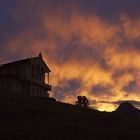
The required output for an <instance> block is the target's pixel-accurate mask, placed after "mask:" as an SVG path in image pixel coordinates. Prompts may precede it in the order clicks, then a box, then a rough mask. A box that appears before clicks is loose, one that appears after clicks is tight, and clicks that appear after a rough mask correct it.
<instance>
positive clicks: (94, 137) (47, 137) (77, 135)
mask: <svg viewBox="0 0 140 140" xmlns="http://www.w3.org/2000/svg"><path fill="white" fill-rule="evenodd" d="M139 130H140V116H139V115H138V114H137V115H128V114H124V113H120V112H114V113H106V112H98V111H95V110H85V109H81V108H78V107H75V106H73V105H69V104H64V103H60V102H55V101H53V100H48V99H47V98H39V97H26V98H19V97H18V98H17V97H13V98H10V97H9V98H6V97H0V140H58V139H60V140H124V139H127V140H131V139H135V140H136V139H139V137H140V133H139V132H140V131H139Z"/></svg>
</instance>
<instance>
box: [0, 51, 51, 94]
mask: <svg viewBox="0 0 140 140" xmlns="http://www.w3.org/2000/svg"><path fill="white" fill-rule="evenodd" d="M50 72H51V70H50V69H49V67H48V66H47V65H46V63H45V62H44V60H43V59H42V55H41V53H40V54H39V56H38V57H32V58H27V59H24V60H20V61H16V62H11V63H7V64H3V65H0V94H1V95H8V96H13V95H21V96H47V97H49V93H48V92H49V91H50V90H51V86H50V85H49V73H50ZM46 73H47V84H46V83H45V74H46Z"/></svg>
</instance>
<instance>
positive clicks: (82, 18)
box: [0, 0, 140, 111]
mask: <svg viewBox="0 0 140 140" xmlns="http://www.w3.org/2000/svg"><path fill="white" fill-rule="evenodd" d="M139 5H140V2H139V1H138V0H123V1H122V0H117V1H114V0H107V1H105V0H86V1H85V0H70V1H66V0H59V1H58V0H24V1H19V0H12V2H11V0H5V1H4V2H0V38H1V39H0V63H6V62H9V61H14V60H17V59H22V58H26V57H32V56H35V55H38V53H39V52H42V53H43V57H44V59H45V61H46V63H47V64H48V65H49V66H50V68H51V70H52V74H51V84H52V86H53V90H52V93H51V95H52V96H55V98H57V99H58V100H60V101H63V102H69V103H74V102H75V99H76V96H77V95H85V96H87V97H88V98H89V100H90V101H91V103H92V104H91V106H94V107H95V108H97V109H99V110H102V111H103V110H107V111H112V110H114V109H115V108H116V105H117V104H114V102H117V101H120V100H133V101H138V102H139V101H140V94H139V91H140V88H139V87H140V26H139V25H140V8H139ZM107 103H108V104H107ZM137 106H139V105H137ZM139 107H140V106H139Z"/></svg>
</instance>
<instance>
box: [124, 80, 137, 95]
mask: <svg viewBox="0 0 140 140" xmlns="http://www.w3.org/2000/svg"><path fill="white" fill-rule="evenodd" d="M136 88H137V83H136V81H135V80H134V81H130V82H129V83H128V84H127V85H125V86H124V87H123V89H122V90H124V91H125V92H126V93H127V94H129V93H134V92H136Z"/></svg>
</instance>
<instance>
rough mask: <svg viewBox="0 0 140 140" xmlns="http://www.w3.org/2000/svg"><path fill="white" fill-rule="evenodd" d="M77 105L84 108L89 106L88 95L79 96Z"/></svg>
mask: <svg viewBox="0 0 140 140" xmlns="http://www.w3.org/2000/svg"><path fill="white" fill-rule="evenodd" d="M76 105H77V106H80V107H84V108H88V106H89V100H88V99H87V97H86V96H77V101H76Z"/></svg>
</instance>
